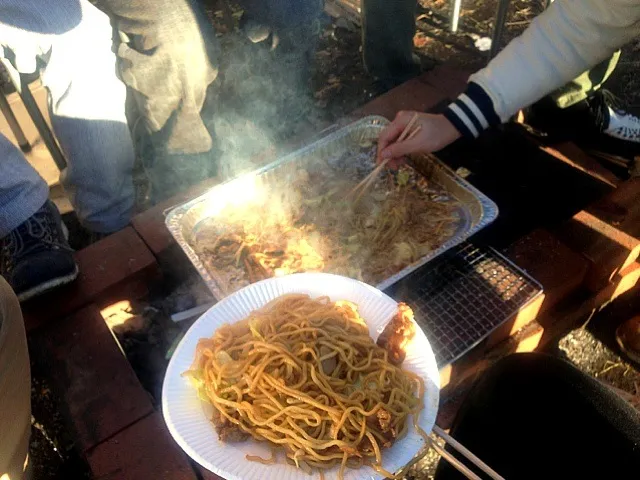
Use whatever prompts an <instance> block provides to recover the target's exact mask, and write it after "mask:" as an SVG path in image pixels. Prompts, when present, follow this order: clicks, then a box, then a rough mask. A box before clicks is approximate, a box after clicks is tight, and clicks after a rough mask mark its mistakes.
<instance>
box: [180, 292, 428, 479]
mask: <svg viewBox="0 0 640 480" xmlns="http://www.w3.org/2000/svg"><path fill="white" fill-rule="evenodd" d="M187 375H189V376H191V377H192V378H193V379H194V380H195V381H196V383H197V385H198V388H199V394H200V396H201V398H203V399H205V400H207V401H209V402H211V404H212V405H213V406H214V407H215V408H214V412H215V413H214V417H213V422H214V424H215V425H216V430H217V432H218V434H219V436H220V439H221V440H223V441H241V440H244V439H246V438H249V437H253V438H254V439H256V440H259V441H267V442H270V443H271V445H272V447H273V448H274V449H275V450H274V451H273V452H272V458H270V459H263V458H260V457H257V456H251V455H247V459H248V460H253V461H259V462H261V463H264V464H271V463H275V462H276V456H277V451H282V450H284V452H285V455H286V459H287V461H288V462H289V463H292V464H295V465H296V466H297V467H299V468H301V469H302V470H304V471H306V472H307V473H311V472H312V471H314V470H316V471H317V470H318V469H319V473H320V474H321V477H322V470H324V469H328V468H332V467H334V466H339V474H338V478H342V477H343V474H344V470H345V468H360V467H361V466H363V465H370V466H372V467H373V468H374V469H375V470H377V471H379V472H380V473H383V474H384V475H386V476H389V477H393V475H392V474H391V473H389V472H387V471H385V470H384V468H383V465H382V457H381V450H382V449H384V448H388V447H390V446H391V445H392V444H393V443H394V442H395V441H396V440H397V439H399V438H401V437H402V436H403V435H405V434H406V432H407V429H408V428H409V425H408V416H409V415H410V414H412V415H413V418H414V426H415V428H418V430H419V432H420V433H421V434H422V435H424V432H422V430H421V429H419V427H418V426H417V418H418V414H419V413H420V410H421V409H422V405H423V395H424V382H423V380H422V379H421V378H420V377H419V376H417V375H415V374H413V373H412V372H408V371H405V370H402V369H401V368H399V367H398V366H396V365H393V364H392V363H390V361H389V358H388V353H387V351H386V350H385V349H383V348H381V347H379V346H378V345H376V344H375V343H374V342H373V340H372V339H371V337H370V336H369V331H368V328H367V326H366V324H365V322H364V321H363V319H362V318H361V317H360V315H359V314H358V311H357V308H356V306H355V305H354V304H352V303H349V302H336V303H333V302H331V301H330V300H329V299H328V298H319V299H315V300H314V299H311V298H309V297H308V296H306V295H285V296H282V297H280V298H277V299H276V300H274V301H272V302H271V303H269V304H267V305H266V306H264V307H263V308H261V309H259V310H256V311H254V312H252V313H251V314H250V315H249V317H248V318H247V319H246V320H244V321H242V322H240V323H236V324H233V325H224V326H222V327H220V328H219V329H218V330H217V331H216V332H215V334H214V335H213V337H212V338H209V339H202V340H200V342H199V344H198V347H197V353H196V359H195V361H194V364H193V366H192V369H191V370H189V372H187ZM276 450H277V451H276Z"/></svg>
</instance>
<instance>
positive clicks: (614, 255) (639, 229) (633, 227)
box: [556, 178, 640, 292]
mask: <svg viewBox="0 0 640 480" xmlns="http://www.w3.org/2000/svg"><path fill="white" fill-rule="evenodd" d="M556 232H557V234H558V235H559V236H560V238H561V239H562V240H563V241H564V242H565V243H566V244H567V245H569V246H570V247H571V248H573V249H574V250H576V251H579V252H581V253H582V254H584V255H585V257H586V258H587V259H589V260H590V261H591V267H590V269H589V272H588V274H587V278H586V280H585V284H586V285H587V287H588V288H589V289H590V290H591V291H592V292H598V291H600V290H601V289H602V288H604V287H605V286H606V284H607V283H608V282H610V281H612V280H613V279H614V277H615V275H616V273H618V272H619V271H620V270H623V269H624V268H626V267H628V266H629V265H631V264H632V263H633V262H635V261H636V260H637V258H638V255H639V254H640V178H632V179H631V180H627V181H625V182H622V183H621V184H620V185H619V186H618V188H617V189H615V190H613V191H612V192H611V193H609V194H608V195H606V196H605V197H603V198H602V199H600V200H599V201H597V202H594V203H593V204H591V205H589V206H588V207H587V208H586V209H585V210H583V211H581V212H578V213H577V214H576V215H575V216H574V217H573V218H572V219H571V220H570V221H568V222H566V223H565V224H564V225H562V226H561V227H559V228H558V229H557V230H556Z"/></svg>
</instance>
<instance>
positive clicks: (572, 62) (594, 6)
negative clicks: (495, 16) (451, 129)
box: [445, 0, 640, 137]
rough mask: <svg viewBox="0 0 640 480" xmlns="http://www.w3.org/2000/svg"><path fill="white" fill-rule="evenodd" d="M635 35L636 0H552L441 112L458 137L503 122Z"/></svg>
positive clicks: (639, 6) (638, 24) (639, 16)
mask: <svg viewBox="0 0 640 480" xmlns="http://www.w3.org/2000/svg"><path fill="white" fill-rule="evenodd" d="M639 34H640V0H556V1H555V2H554V3H552V4H551V6H550V7H549V8H548V9H547V10H545V11H544V12H543V13H542V14H541V15H539V16H538V17H537V18H535V19H534V20H533V22H532V23H531V25H530V26H529V28H527V30H525V32H524V33H523V34H522V35H521V36H520V37H518V38H516V39H514V40H513V41H512V42H511V43H509V45H507V47H506V48H505V49H504V50H503V51H502V52H500V53H499V54H498V55H497V56H496V57H495V58H494V59H493V60H492V61H491V62H490V63H489V65H488V66H487V67H486V68H483V69H482V70H480V71H478V72H477V73H474V74H473V75H471V77H470V78H469V84H468V88H467V90H466V91H465V93H463V94H462V95H460V96H459V97H458V99H457V100H456V101H455V102H453V103H452V104H451V105H449V107H448V108H447V110H446V112H445V116H446V117H447V118H448V119H449V120H450V121H451V123H453V124H454V126H455V127H456V128H457V129H458V130H459V131H460V133H462V134H463V135H464V136H468V137H477V136H478V135H479V134H480V132H481V131H482V130H484V129H486V128H488V127H489V126H492V125H496V124H499V123H500V122H505V121H507V120H508V119H509V118H510V117H511V116H512V115H513V114H515V113H516V112H517V111H518V110H519V109H521V108H524V107H527V106H529V105H531V104H532V103H534V102H536V101H538V100H540V99H541V98H542V97H544V96H545V95H547V94H548V93H551V92H553V91H554V90H555V89H557V88H559V87H561V86H563V85H564V84H566V83H567V82H569V81H570V80H572V79H573V78H575V77H577V76H578V75H580V74H581V73H583V72H584V71H586V70H588V69H589V68H591V67H593V66H595V65H597V64H598V63H599V62H601V61H602V60H604V59H606V58H607V57H608V56H610V55H611V54H612V53H613V52H614V51H616V50H617V49H618V48H620V47H621V46H622V45H624V44H625V43H628V42H629V41H631V40H633V39H634V38H636V37H637V36H638V35H639Z"/></svg>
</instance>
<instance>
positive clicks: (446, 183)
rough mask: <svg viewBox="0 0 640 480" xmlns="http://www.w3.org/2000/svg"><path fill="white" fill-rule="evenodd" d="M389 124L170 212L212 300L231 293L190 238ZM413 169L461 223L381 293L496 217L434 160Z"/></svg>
mask: <svg viewBox="0 0 640 480" xmlns="http://www.w3.org/2000/svg"><path fill="white" fill-rule="evenodd" d="M387 124H388V120H387V119H385V118H383V117H379V116H369V117H365V118H363V119H361V120H359V121H357V122H354V123H352V124H350V125H347V126H345V127H343V128H340V129H338V130H337V131H335V132H333V133H331V134H329V135H327V136H326V137H324V138H322V139H320V140H317V141H315V142H314V143H312V144H310V145H308V146H306V147H304V148H302V149H300V150H298V151H296V152H293V153H291V154H289V155H287V156H285V157H283V158H281V159H279V160H276V161H275V162H273V163H271V164H269V165H266V166H265V167H263V168H260V169H258V170H256V171H254V172H252V173H249V174H246V175H242V176H240V177H238V178H235V179H232V180H229V181H227V182H225V183H222V184H220V185H218V186H215V187H213V188H212V189H211V190H209V191H208V192H206V193H204V194H203V195H201V196H199V197H197V198H195V199H193V200H190V201H188V202H186V203H184V204H183V205H180V206H177V207H175V208H173V209H171V210H170V211H169V212H168V214H167V217H166V225H167V228H168V229H169V231H170V232H171V234H172V235H173V237H174V238H175V240H176V242H177V243H178V245H180V247H181V248H182V249H183V250H184V252H185V253H186V255H187V256H188V257H189V259H190V260H191V262H192V263H193V265H194V266H195V268H196V270H197V271H198V273H199V274H200V275H201V276H202V278H203V279H204V281H205V283H206V284H207V286H208V287H209V289H210V290H211V293H212V294H213V296H214V297H215V298H216V299H218V300H221V299H222V298H224V297H225V296H226V295H228V294H229V293H231V292H225V291H224V289H223V288H222V287H221V285H219V284H218V282H217V281H216V279H215V276H214V275H212V274H211V273H210V272H209V271H208V270H207V269H206V267H205V265H204V262H203V261H202V260H201V258H200V257H199V255H198V253H197V252H196V250H195V249H194V245H193V242H194V237H195V232H197V230H198V227H199V225H201V224H202V222H203V221H205V220H207V221H208V222H211V219H212V218H213V219H215V217H216V215H217V214H218V213H219V212H220V211H222V209H223V208H225V207H226V206H228V205H233V204H234V202H235V204H238V202H242V197H243V192H246V191H248V190H250V189H252V188H255V186H256V185H259V184H262V185H264V184H265V182H266V184H268V183H269V181H270V180H272V179H274V178H276V177H280V176H282V175H287V174H289V173H292V172H294V171H297V170H300V169H301V168H305V166H307V165H311V164H312V163H313V162H317V161H318V159H333V158H337V157H340V156H341V155H344V154H345V153H346V152H349V151H352V150H354V149H355V148H356V147H357V146H358V145H362V144H363V143H365V142H375V140H376V139H377V137H378V134H379V133H380V132H381V131H382V129H383V128H384V127H385V125H387ZM413 167H414V168H415V169H416V170H417V171H418V172H419V173H421V174H422V175H424V176H425V177H426V178H427V179H428V180H429V182H430V183H432V184H435V185H437V186H438V187H440V188H441V189H442V190H443V191H444V192H446V194H447V195H449V196H451V197H454V198H455V199H456V200H457V201H458V202H459V204H460V205H461V206H460V212H459V213H460V217H461V222H460V224H459V226H458V228H457V230H456V232H455V233H454V234H453V236H452V237H451V238H449V240H447V241H445V242H444V243H443V244H442V246H440V247H439V248H437V249H435V250H433V251H432V252H430V253H429V254H427V255H426V256H424V257H422V258H420V259H419V260H418V261H416V262H414V263H412V264H410V265H408V266H407V267H405V268H404V269H402V270H401V271H399V272H398V273H396V274H394V275H392V276H390V277H389V278H386V279H384V280H382V281H381V282H380V283H378V284H377V285H376V287H377V288H379V289H381V290H383V289H385V288H388V287H390V286H391V285H393V284H395V283H396V282H398V281H399V280H400V279H402V278H404V277H406V276H407V275H409V274H410V273H411V272H413V271H415V270H416V269H418V268H420V267H421V266H423V265H425V264H426V263H427V262H429V261H430V260H433V259H434V258H436V257H438V256H439V255H441V254H442V253H444V252H446V251H447V250H449V249H451V248H452V247H454V246H456V245H458V244H460V243H461V242H463V241H464V240H466V239H467V238H469V237H471V236H472V235H473V234H475V233H476V232H478V231H479V230H481V229H483V228H484V227H486V226H487V225H489V224H490V223H491V222H492V221H493V220H495V218H496V217H497V216H498V208H497V206H496V205H495V203H493V202H492V201H491V200H490V199H489V198H487V197H486V196H485V195H483V194H482V193H481V192H479V191H478V190H477V189H476V188H474V187H473V186H471V185H470V184H469V183H468V182H466V181H465V180H463V179H462V178H460V177H459V176H457V175H456V174H455V173H454V172H453V171H452V170H451V169H450V168H448V167H447V166H445V165H444V164H443V163H441V162H439V161H433V160H431V161H426V160H425V161H417V162H416V163H414V164H413Z"/></svg>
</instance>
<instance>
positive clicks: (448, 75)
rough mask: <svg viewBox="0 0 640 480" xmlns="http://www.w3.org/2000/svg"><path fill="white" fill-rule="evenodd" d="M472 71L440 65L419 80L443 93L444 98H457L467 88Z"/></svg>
mask: <svg viewBox="0 0 640 480" xmlns="http://www.w3.org/2000/svg"><path fill="white" fill-rule="evenodd" d="M470 74H471V72H469V71H467V70H461V69H459V68H454V67H448V66H446V65H440V66H437V67H435V68H433V69H432V70H429V71H428V72H426V73H423V74H422V75H421V76H420V77H418V78H419V80H420V81H421V82H423V83H425V84H427V85H429V86H430V87H432V88H435V89H436V90H438V91H439V92H441V93H442V95H443V97H444V98H447V99H449V100H452V99H455V98H456V97H457V96H458V95H460V94H461V93H462V92H464V90H465V89H466V88H467V81H468V80H469V75H470Z"/></svg>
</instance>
